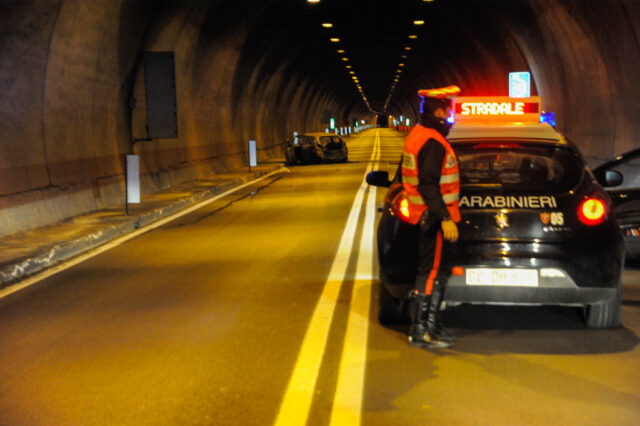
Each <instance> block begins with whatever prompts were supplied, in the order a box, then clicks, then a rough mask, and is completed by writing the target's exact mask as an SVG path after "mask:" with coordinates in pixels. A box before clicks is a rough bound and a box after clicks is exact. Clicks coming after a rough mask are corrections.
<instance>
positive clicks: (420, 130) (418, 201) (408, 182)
mask: <svg viewBox="0 0 640 426" xmlns="http://www.w3.org/2000/svg"><path fill="white" fill-rule="evenodd" d="M429 139H434V140H436V141H438V142H439V143H440V144H441V145H442V146H443V147H444V149H445V152H446V154H445V158H444V159H443V162H442V167H441V170H440V193H441V194H442V199H443V201H444V203H445V204H446V206H447V210H448V211H449V215H450V216H451V219H453V220H454V221H455V222H459V221H460V210H459V207H458V199H459V197H460V175H459V170H458V162H457V160H456V156H455V153H454V151H453V149H452V148H451V145H449V143H448V142H447V140H446V139H445V138H443V137H442V135H440V133H438V132H437V131H435V130H433V129H429V128H426V127H424V126H420V125H418V126H416V127H414V129H413V131H412V132H411V133H410V134H409V135H408V136H407V139H406V140H405V144H404V150H403V153H402V183H403V187H404V189H405V192H406V197H407V201H409V213H410V216H409V219H408V221H409V222H410V223H413V224H417V223H418V222H419V221H420V218H421V217H422V214H423V213H424V211H425V210H426V209H427V206H426V205H425V203H424V199H423V198H422V195H420V193H419V192H418V184H419V170H418V164H417V163H418V162H417V156H418V153H419V152H420V149H422V147H423V146H424V144H425V143H426V142H427V141H428V140H429Z"/></svg>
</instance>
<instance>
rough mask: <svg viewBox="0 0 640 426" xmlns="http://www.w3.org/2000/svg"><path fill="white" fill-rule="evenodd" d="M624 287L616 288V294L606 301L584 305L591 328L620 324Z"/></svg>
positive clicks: (585, 316)
mask: <svg viewBox="0 0 640 426" xmlns="http://www.w3.org/2000/svg"><path fill="white" fill-rule="evenodd" d="M621 310H622V289H621V286H620V284H618V287H617V288H616V292H615V296H614V297H612V298H611V300H607V301H605V302H600V303H594V304H591V305H587V306H585V307H584V320H585V322H586V323H587V327H589V328H614V327H618V326H619V325H620V315H621Z"/></svg>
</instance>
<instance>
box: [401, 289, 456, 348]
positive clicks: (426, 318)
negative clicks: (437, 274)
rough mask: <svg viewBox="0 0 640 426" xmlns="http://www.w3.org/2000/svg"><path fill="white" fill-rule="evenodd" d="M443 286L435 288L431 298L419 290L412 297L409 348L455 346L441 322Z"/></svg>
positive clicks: (412, 293) (413, 292)
mask: <svg viewBox="0 0 640 426" xmlns="http://www.w3.org/2000/svg"><path fill="white" fill-rule="evenodd" d="M440 287H441V286H439V285H438V286H434V288H433V292H432V294H431V295H430V296H427V295H426V294H423V293H419V292H418V291H417V290H414V291H412V292H411V295H410V299H411V300H410V303H411V305H410V313H411V329H410V330H409V346H413V347H417V348H434V349H436V348H448V347H451V346H452V345H453V336H451V335H450V334H449V333H447V332H446V330H445V329H444V327H442V323H441V322H440V320H439V310H440V302H441V301H442V289H441V288H440Z"/></svg>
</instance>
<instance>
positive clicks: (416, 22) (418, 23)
mask: <svg viewBox="0 0 640 426" xmlns="http://www.w3.org/2000/svg"><path fill="white" fill-rule="evenodd" d="M423 25H424V20H423V19H414V20H413V26H414V27H421V26H423ZM408 39H409V42H410V43H411V42H413V41H414V40H416V39H418V35H417V34H415V30H412V32H411V34H409V36H408ZM411 50H413V47H412V46H411V45H410V44H409V45H407V46H404V47H403V53H404V54H403V55H401V56H400V63H399V64H398V67H399V68H398V69H397V70H396V74H395V75H394V77H393V82H392V83H391V87H390V88H389V94H388V95H387V99H386V100H385V101H384V107H383V110H384V111H385V112H386V111H387V109H388V108H389V103H390V102H391V98H392V97H393V92H394V91H395V90H396V86H397V85H398V82H399V81H400V74H401V73H402V67H404V66H405V63H404V61H405V60H406V59H407V57H408V55H407V54H408V53H409V52H410V51H411Z"/></svg>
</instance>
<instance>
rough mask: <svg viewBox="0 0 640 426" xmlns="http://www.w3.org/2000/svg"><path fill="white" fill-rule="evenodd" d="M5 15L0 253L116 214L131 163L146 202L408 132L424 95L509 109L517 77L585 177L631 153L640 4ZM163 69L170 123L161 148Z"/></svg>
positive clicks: (109, 5) (173, 4) (162, 4)
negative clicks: (154, 90)
mask: <svg viewBox="0 0 640 426" xmlns="http://www.w3.org/2000/svg"><path fill="white" fill-rule="evenodd" d="M0 11H1V15H0V16H1V17H0V20H1V22H2V25H1V28H2V29H1V30H0V33H1V35H0V89H1V92H0V161H1V164H0V209H2V215H0V236H3V235H8V234H12V233H15V232H19V231H23V230H27V229H30V228H34V227H38V226H43V225H47V224H50V223H54V222H56V221H61V220H64V219H65V218H68V217H72V216H73V215H77V214H80V213H83V212H87V211H92V210H97V209H101V208H105V207H108V206H112V205H117V204H121V203H123V202H124V201H123V200H124V196H125V192H124V189H123V188H124V179H125V156H126V155H127V154H136V155H138V156H139V159H140V170H141V176H142V191H143V193H150V192H154V191H158V190H160V189H163V188H167V187H171V186H172V185H176V184H178V183H180V182H183V181H186V180H189V179H198V178H199V177H201V176H207V175H212V174H222V173H226V172H231V171H235V170H239V169H242V168H246V166H247V151H248V148H247V142H248V141H249V140H255V141H256V144H257V153H258V160H259V161H260V162H267V161H274V162H275V161H279V159H280V158H282V147H283V143H284V142H285V141H286V140H287V139H288V138H291V137H292V135H293V132H311V131H324V129H325V128H326V127H327V117H331V118H334V119H335V122H336V125H337V126H351V125H352V124H353V123H355V122H356V121H358V122H362V121H364V122H365V123H368V124H371V125H375V124H376V123H378V122H379V120H378V117H387V116H399V115H404V116H405V117H409V118H410V119H411V121H412V122H415V121H416V120H417V119H418V97H417V94H416V92H417V90H418V89H420V88H429V87H439V86H445V85H450V84H455V85H458V86H459V87H461V89H462V94H463V95H500V96H502V95H507V94H508V80H507V76H508V73H509V72H513V71H528V72H530V73H531V76H532V80H533V83H532V91H533V94H535V95H539V96H541V98H542V106H543V109H544V110H546V111H553V112H554V113H555V117H556V123H557V129H558V130H559V131H560V132H562V133H563V134H564V135H566V136H567V137H568V138H569V139H571V140H572V141H573V142H574V143H575V144H576V145H578V146H579V147H580V149H581V150H582V152H583V153H584V155H585V156H586V157H587V159H589V161H590V162H592V163H596V162H598V161H604V160H605V159H608V158H610V157H612V156H614V155H617V154H619V153H622V152H625V151H628V150H630V149H632V148H637V147H638V146H640V139H639V136H638V134H639V133H640V120H638V116H639V115H640V103H639V101H638V99H639V97H640V83H639V81H638V75H640V55H639V51H640V49H639V43H638V37H639V33H640V30H639V28H640V2H639V1H637V0H590V1H582V0H484V1H473V2H472V1H468V0H432V1H420V0H394V1H391V0H384V1H383V0H369V1H366V0H349V1H344V0H321V1H319V2H309V1H306V0H260V1H258V0H181V1H175V0H158V1H156V0H108V1H107V0H99V1H90V0H13V1H12V0H2V1H1V2H0ZM154 54H155V55H154ZM158 55H160V56H158ZM156 57H162V58H165V59H167V60H168V62H167V63H168V64H169V66H168V69H169V70H170V76H169V79H170V80H171V84H170V87H169V89H170V90H169V91H168V93H167V94H166V96H164V97H163V98H162V99H160V101H159V102H161V103H162V102H165V104H166V105H169V109H171V105H173V107H174V110H173V111H170V114H169V117H170V118H172V119H174V120H175V123H174V124H173V127H172V128H171V129H170V131H169V132H166V133H159V134H157V133H154V129H152V128H150V123H151V121H150V112H149V111H151V110H150V107H152V106H153V105H155V102H157V100H153V99H152V98H149V93H148V92H149V90H150V89H149V87H150V86H149V81H150V78H151V77H149V73H150V72H151V69H152V63H151V62H150V59H149V58H156ZM149 99H151V100H149ZM165 112H166V111H165ZM169 121H171V120H169ZM383 121H384V120H383ZM151 124H154V125H156V124H157V123H151ZM161 124H163V123H161ZM165 124H166V123H165Z"/></svg>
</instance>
